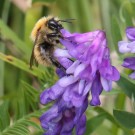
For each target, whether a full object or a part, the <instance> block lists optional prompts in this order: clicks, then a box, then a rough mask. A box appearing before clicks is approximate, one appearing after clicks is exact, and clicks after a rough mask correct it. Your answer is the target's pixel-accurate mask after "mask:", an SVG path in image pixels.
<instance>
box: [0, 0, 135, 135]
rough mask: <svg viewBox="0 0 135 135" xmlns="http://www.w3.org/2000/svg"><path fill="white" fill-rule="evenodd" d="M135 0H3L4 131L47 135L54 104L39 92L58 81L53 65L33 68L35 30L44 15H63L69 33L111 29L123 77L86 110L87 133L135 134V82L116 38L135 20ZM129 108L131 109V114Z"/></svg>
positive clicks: (0, 100)
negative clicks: (45, 118) (45, 121)
mask: <svg viewBox="0 0 135 135" xmlns="http://www.w3.org/2000/svg"><path fill="white" fill-rule="evenodd" d="M134 11H135V1H134V0H0V135H1V134H2V135H42V133H43V130H42V129H41V127H40V122H39V120H38V118H39V116H40V115H41V114H42V113H43V112H44V111H45V110H46V109H47V108H48V107H49V106H50V104H49V105H46V106H41V105H40V104H39V94H40V92H41V91H42V90H44V89H45V88H48V87H49V86H51V85H52V84H54V83H55V82H56V80H57V79H58V78H57V76H56V74H55V69H54V68H53V67H43V66H39V67H38V68H37V67H34V68H33V70H30V69H29V60H30V56H31V52H32V47H33V43H32V42H31V40H30V33H31V30H32V28H33V27H34V24H35V23H36V22H37V20H38V19H40V18H41V17H43V16H48V15H54V16H58V17H59V18H61V19H67V18H74V19H76V20H75V21H74V22H73V23H72V24H66V23H63V26H64V27H65V28H66V29H68V30H69V31H70V32H81V33H82V32H89V31H93V30H97V29H102V30H104V31H106V33H107V38H108V45H109V47H110V49H111V58H112V63H113V65H115V66H116V67H117V68H118V70H119V71H120V72H121V79H120V81H119V82H118V83H117V84H114V87H113V90H112V91H111V92H110V93H105V92H103V94H102V95H101V100H102V104H101V107H89V108H88V109H87V110H88V111H87V118H88V122H87V129H86V135H134V134H135V130H134V128H135V115H134V113H135V109H134V108H135V103H134V99H135V82H134V81H132V80H130V79H129V78H128V75H127V74H128V73H129V72H130V71H129V70H125V69H123V68H122V67H121V64H122V59H123V57H124V56H123V55H120V54H119V53H118V48H117V42H118V41H119V40H122V37H123V38H124V37H125V34H124V31H125V28H126V27H127V26H133V22H134V19H135V13H134ZM129 112H130V113H129Z"/></svg>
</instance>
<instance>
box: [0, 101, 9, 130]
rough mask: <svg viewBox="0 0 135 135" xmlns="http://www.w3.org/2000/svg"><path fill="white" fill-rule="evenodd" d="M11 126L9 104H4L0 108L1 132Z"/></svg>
mask: <svg viewBox="0 0 135 135" xmlns="http://www.w3.org/2000/svg"><path fill="white" fill-rule="evenodd" d="M9 125H10V116H9V113H8V102H4V103H3V104H2V105H1V106H0V131H2V130H4V129H5V128H6V127H7V126H9Z"/></svg>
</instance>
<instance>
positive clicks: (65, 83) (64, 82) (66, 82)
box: [58, 75, 78, 87]
mask: <svg viewBox="0 0 135 135" xmlns="http://www.w3.org/2000/svg"><path fill="white" fill-rule="evenodd" d="M77 80H78V78H75V77H74V76H72V75H70V76H65V77H63V78H61V79H60V80H59V81H58V83H59V85H60V86H61V87H67V86H68V85H70V84H73V83H74V82H76V81H77Z"/></svg>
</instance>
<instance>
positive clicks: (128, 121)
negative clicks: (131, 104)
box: [113, 110, 135, 129]
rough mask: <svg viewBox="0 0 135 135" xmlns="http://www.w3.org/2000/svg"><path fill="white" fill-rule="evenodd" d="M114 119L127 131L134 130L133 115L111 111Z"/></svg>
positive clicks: (134, 117)
mask: <svg viewBox="0 0 135 135" xmlns="http://www.w3.org/2000/svg"><path fill="white" fill-rule="evenodd" d="M113 114H114V117H115V118H116V119H117V121H118V122H119V123H120V124H121V125H123V126H124V127H126V128H128V129H133V128H135V114H133V113H129V112H125V111H121V110H113Z"/></svg>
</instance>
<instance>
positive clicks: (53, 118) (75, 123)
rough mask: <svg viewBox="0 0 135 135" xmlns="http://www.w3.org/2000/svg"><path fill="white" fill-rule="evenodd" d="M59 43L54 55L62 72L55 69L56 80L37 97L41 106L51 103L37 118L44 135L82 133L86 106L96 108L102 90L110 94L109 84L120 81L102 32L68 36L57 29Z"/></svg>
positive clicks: (69, 34) (68, 34)
mask: <svg viewBox="0 0 135 135" xmlns="http://www.w3.org/2000/svg"><path fill="white" fill-rule="evenodd" d="M61 33H62V35H63V37H64V38H63V39H61V40H60V42H61V44H62V45H63V46H64V47H65V48H64V49H60V48H59V49H56V51H55V52H54V56H55V57H57V59H58V61H59V62H60V63H61V65H62V66H63V67H64V68H65V69H66V70H65V71H64V70H63V69H57V74H58V75H59V77H60V79H59V80H58V81H57V82H56V84H55V85H53V86H52V87H51V88H49V89H47V90H44V91H43V92H42V93H41V95H40V100H41V103H42V104H47V103H49V102H51V101H55V104H54V105H53V106H52V107H51V108H50V109H49V110H48V111H47V112H46V113H44V114H43V115H42V116H41V118H40V121H41V124H42V127H43V128H44V129H45V130H46V132H45V135H59V134H60V135H72V130H73V128H75V129H76V135H83V134H84V132H85V125H86V116H85V110H86V109H87V106H88V103H89V101H88V96H89V95H91V100H90V105H93V106H97V105H100V99H99V96H100V94H101V92H102V91H103V89H104V90H105V91H110V90H111V89H112V81H117V80H119V78H120V75H119V72H118V71H117V69H116V68H115V67H114V66H112V65H111V62H110V52H109V48H108V46H107V39H106V35H105V32H104V31H101V30H97V31H94V32H88V33H83V34H80V33H73V34H71V33H69V32H68V31H66V30H64V29H63V30H61Z"/></svg>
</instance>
